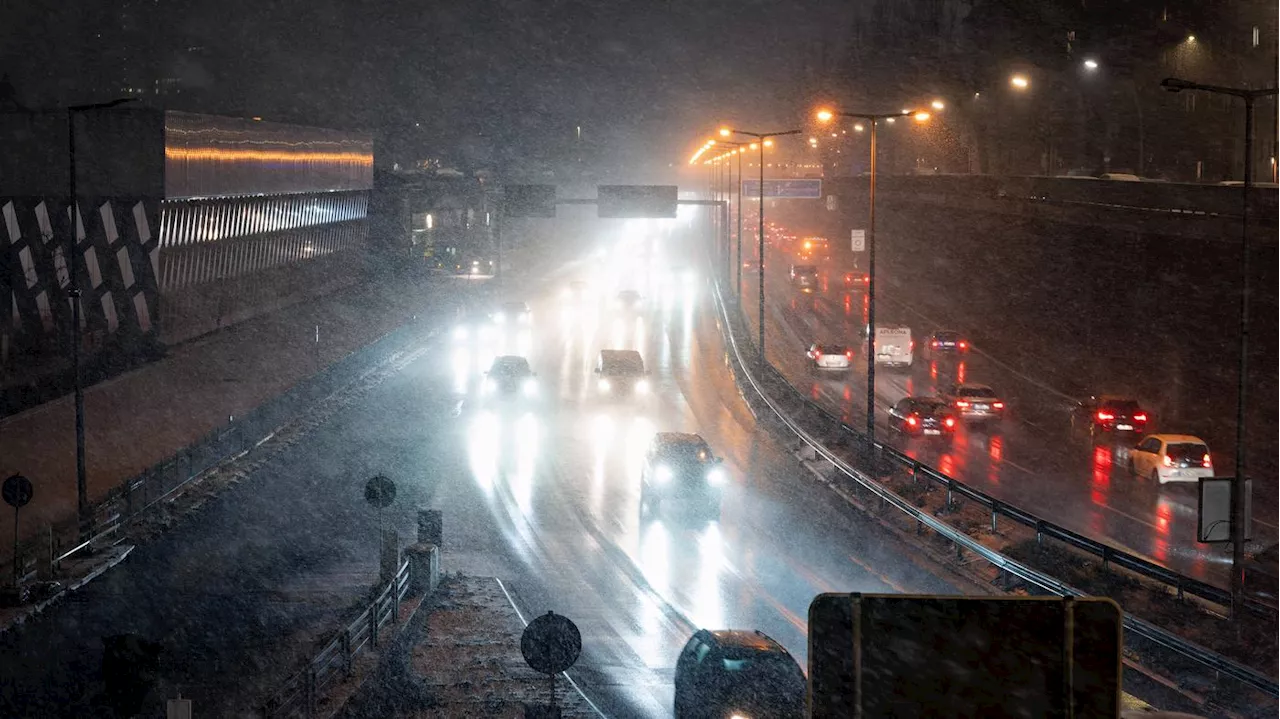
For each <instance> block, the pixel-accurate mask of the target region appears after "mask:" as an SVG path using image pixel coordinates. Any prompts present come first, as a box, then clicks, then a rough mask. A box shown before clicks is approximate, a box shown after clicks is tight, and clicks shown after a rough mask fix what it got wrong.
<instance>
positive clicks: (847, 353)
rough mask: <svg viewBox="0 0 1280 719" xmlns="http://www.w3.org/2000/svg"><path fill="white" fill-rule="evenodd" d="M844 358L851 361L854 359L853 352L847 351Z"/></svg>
mask: <svg viewBox="0 0 1280 719" xmlns="http://www.w3.org/2000/svg"><path fill="white" fill-rule="evenodd" d="M844 356H845V357H848V358H849V359H853V350H845V351H844Z"/></svg>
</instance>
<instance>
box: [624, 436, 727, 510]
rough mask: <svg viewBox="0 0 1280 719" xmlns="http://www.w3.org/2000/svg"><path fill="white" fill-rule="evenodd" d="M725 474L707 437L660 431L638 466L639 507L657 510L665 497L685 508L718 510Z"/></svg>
mask: <svg viewBox="0 0 1280 719" xmlns="http://www.w3.org/2000/svg"><path fill="white" fill-rule="evenodd" d="M727 482H728V475H727V474H726V472H725V469H724V467H723V462H722V461H721V460H720V458H719V457H716V456H715V454H713V453H712V452H711V447H710V446H708V445H707V441H706V440H705V439H703V438H702V437H700V436H699V435H696V434H685V433H683V432H659V433H658V434H656V435H654V437H653V441H651V442H650V443H649V451H648V452H646V453H645V456H644V467H643V468H642V469H641V470H640V510H641V512H643V513H646V514H648V513H656V512H658V511H659V510H660V509H661V507H662V505H663V504H664V503H665V502H667V501H668V500H676V501H680V502H682V503H683V504H684V506H685V507H686V508H692V509H703V510H705V511H706V512H707V513H708V514H710V515H712V516H718V515H719V514H720V497H721V491H722V488H723V487H724V485H725V484H726V483H727Z"/></svg>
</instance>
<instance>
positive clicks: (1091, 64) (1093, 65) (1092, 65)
mask: <svg viewBox="0 0 1280 719" xmlns="http://www.w3.org/2000/svg"><path fill="white" fill-rule="evenodd" d="M1084 69H1086V70H1089V71H1093V70H1097V69H1098V61H1097V60H1085V61H1084Z"/></svg>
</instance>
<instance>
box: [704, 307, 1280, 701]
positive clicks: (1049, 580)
mask: <svg viewBox="0 0 1280 719" xmlns="http://www.w3.org/2000/svg"><path fill="white" fill-rule="evenodd" d="M713 288H714V294H715V299H716V306H717V308H718V310H719V314H720V318H721V320H722V321H723V322H724V325H725V334H726V336H727V337H728V340H729V344H730V346H731V347H732V349H733V356H734V358H736V360H737V364H738V366H739V367H740V368H741V370H742V375H743V376H744V377H745V378H746V380H747V382H748V383H749V384H750V385H751V387H752V389H753V390H754V391H755V393H756V394H757V395H759V397H760V398H761V399H762V400H763V401H764V402H765V404H766V405H768V407H769V409H770V410H771V411H772V412H773V413H774V415H776V416H777V417H778V419H779V420H780V421H781V422H782V423H783V424H784V425H786V427H787V428H788V429H789V430H791V432H792V433H794V434H795V435H796V436H797V437H799V438H800V440H801V441H803V442H804V443H805V444H807V445H808V446H809V447H811V448H812V449H813V450H814V452H816V453H817V454H819V455H821V456H822V457H823V458H824V459H825V460H827V462H829V463H830V464H831V466H832V467H834V468H835V469H836V470H837V471H838V472H840V473H841V474H843V475H845V476H846V477H848V478H850V479H852V480H853V481H855V482H856V483H857V484H858V485H859V486H861V487H862V488H864V489H866V490H868V491H869V492H871V493H872V494H874V495H876V496H877V497H878V498H879V499H881V500H882V501H884V502H885V503H887V504H890V505H893V506H894V507H896V508H897V509H899V510H901V511H902V512H904V513H906V514H907V515H909V516H911V517H912V518H913V519H915V520H916V521H917V522H919V523H920V524H921V525H923V526H925V527H928V528H929V529H931V530H933V531H934V532H935V533H937V534H938V535H940V536H942V537H944V538H945V539H947V540H949V541H951V542H952V543H953V544H954V545H955V546H956V547H957V548H962V549H965V550H968V551H970V552H972V553H973V554H976V555H978V556H980V557H982V558H983V559H984V560H986V561H987V562H989V563H990V564H991V565H993V566H995V567H997V568H998V569H1000V570H1002V571H1004V572H1006V573H1008V574H1010V575H1012V576H1015V577H1017V578H1018V579H1020V580H1022V581H1024V582H1026V583H1028V584H1030V585H1033V586H1036V587H1039V588H1040V589H1041V590H1043V591H1046V592H1048V593H1050V594H1055V595H1057V596H1064V597H1065V596H1084V592H1082V591H1080V590H1078V589H1076V588H1074V587H1072V586H1070V585H1068V584H1065V583H1063V582H1061V581H1060V580H1058V579H1055V578H1053V577H1051V576H1049V575H1047V574H1044V573H1042V572H1040V571H1038V570H1036V569H1033V568H1031V567H1029V566H1027V565H1025V564H1022V563H1021V562H1018V561H1016V560H1014V559H1012V558H1010V557H1006V556H1005V555H1003V554H1001V553H999V552H997V551H995V550H994V549H991V548H990V547H987V546H985V545H983V544H982V543H981V542H978V541H977V540H975V539H974V538H972V537H970V536H969V535H968V534H965V533H964V532H962V531H961V530H959V529H957V528H956V527H953V526H951V525H950V524H947V523H946V522H943V521H942V520H940V519H938V518H937V517H935V516H933V515H932V514H930V513H928V512H925V511H923V510H922V509H921V508H919V507H916V506H915V505H914V504H912V503H911V502H909V501H907V500H906V499H904V498H902V497H900V496H899V495H898V494H896V493H895V492H893V491H891V490H889V489H888V488H887V487H885V486H884V485H882V484H881V483H880V482H878V481H876V480H875V479H873V478H871V477H868V476H866V475H864V474H863V473H862V472H860V471H858V470H857V469H855V468H853V467H852V466H850V465H849V464H848V463H847V462H845V461H844V459H842V458H841V457H839V456H837V455H836V454H835V453H833V452H832V451H831V450H830V449H828V448H827V447H826V446H825V443H824V442H822V441H821V440H820V439H819V438H817V437H815V436H814V435H813V434H812V433H810V432H809V431H808V430H806V429H805V428H804V427H801V426H800V424H799V423H798V422H796V421H795V420H794V419H793V418H792V417H790V416H789V414H788V413H787V412H786V411H785V410H783V409H782V408H781V407H780V406H779V404H778V402H777V401H776V400H775V399H774V398H773V397H771V396H770V395H769V394H768V393H767V392H766V391H765V390H764V389H763V388H762V387H761V384H760V382H759V381H758V380H757V378H756V377H755V375H754V373H753V372H752V369H751V365H750V363H749V362H748V358H746V357H744V355H743V353H742V350H741V348H740V347H739V346H738V340H737V337H736V336H735V334H736V333H735V332H734V330H733V328H734V327H735V326H736V325H735V323H734V321H733V319H732V318H731V317H730V316H729V313H728V308H727V306H726V305H725V303H724V301H723V297H722V295H721V292H720V286H719V283H715V284H714V285H713ZM755 358H756V357H755V354H754V353H752V359H755ZM760 359H762V358H760ZM763 365H764V366H765V367H767V368H768V370H770V371H772V372H773V374H774V375H776V378H777V380H778V382H777V383H778V384H780V385H781V386H784V387H785V388H786V389H787V390H789V392H790V393H791V394H792V395H793V397H792V398H793V399H796V400H799V401H800V402H802V403H803V406H804V407H806V408H807V409H809V410H812V411H816V412H818V413H819V414H820V415H821V416H823V417H825V418H828V419H833V420H834V421H835V423H836V425H838V428H839V430H840V432H841V433H845V434H850V435H852V436H854V437H855V438H857V439H858V440H859V441H860V442H861V443H862V444H863V445H865V443H866V439H865V437H864V436H863V435H862V434H860V433H858V432H857V431H856V430H853V429H852V428H850V427H849V426H848V425H845V424H844V423H843V422H841V421H840V420H839V419H838V418H835V417H834V416H833V415H831V414H830V413H829V412H827V411H826V410H824V409H822V408H821V407H818V406H817V405H816V404H814V403H813V402H811V401H810V400H808V399H807V398H805V397H804V396H803V395H801V394H800V392H799V391H798V390H796V389H795V388H794V387H793V386H792V385H791V384H790V383H789V382H787V381H786V379H785V378H784V377H782V375H781V374H780V373H778V372H777V370H776V369H774V368H773V367H772V366H771V365H769V364H768V363H767V362H764V363H763ZM875 448H876V450H877V451H879V452H881V453H882V454H883V455H884V456H887V457H889V458H891V459H893V460H894V461H896V462H899V463H901V464H906V465H907V466H910V467H912V468H913V470H916V471H920V472H923V473H924V474H925V476H928V477H930V478H931V479H934V480H935V481H939V482H941V483H942V484H943V485H944V486H946V488H947V490H948V502H949V501H950V496H951V494H952V493H958V494H961V495H962V496H965V497H967V498H970V499H973V500H974V501H978V502H982V501H983V500H984V498H985V500H986V502H987V505H986V506H988V507H989V508H991V509H992V512H993V517H994V516H995V515H996V514H1002V515H1004V516H1006V517H1009V518H1011V519H1014V520H1015V521H1019V522H1021V523H1024V524H1026V525H1027V526H1031V527H1033V528H1038V529H1039V530H1040V531H1043V533H1044V534H1048V535H1049V536H1051V537H1054V538H1063V537H1065V538H1066V539H1063V541H1066V542H1067V543H1071V542H1072V541H1073V540H1078V541H1079V542H1080V544H1081V546H1082V548H1084V549H1085V550H1086V551H1088V550H1089V548H1090V547H1094V548H1096V549H1097V551H1098V556H1100V557H1103V556H1104V555H1105V559H1104V561H1111V562H1114V563H1116V564H1117V565H1118V566H1125V567H1137V568H1138V569H1135V570H1134V571H1141V570H1142V568H1148V567H1157V569H1159V570H1163V572H1166V573H1168V574H1171V575H1173V576H1174V577H1175V578H1176V577H1180V576H1181V575H1177V574H1176V573H1174V572H1170V571H1169V570H1167V569H1164V568H1163V567H1158V566H1157V565H1152V564H1151V563H1150V562H1147V561H1146V560H1143V559H1141V558H1140V557H1134V556H1133V555H1130V554H1127V553H1125V552H1121V551H1119V550H1116V549H1114V548H1110V547H1106V545H1101V544H1100V543H1098V542H1096V541H1095V540H1091V539H1089V538H1087V537H1083V536H1081V535H1078V534H1075V533H1074V532H1071V531H1070V530H1067V529H1065V528H1062V527H1058V526H1057V525H1054V524H1052V523H1051V522H1047V521H1045V520H1042V519H1039V518H1038V517H1036V516H1034V515H1032V514H1031V513H1029V512H1025V511H1023V510H1020V509H1018V508H1017V507H1013V506H1012V505H1008V504H1006V503H1004V502H1001V501H1000V500H997V499H995V498H993V497H989V496H988V495H986V494H985V493H982V492H979V491H978V490H975V489H973V488H971V487H968V486H966V485H964V484H963V483H961V482H958V481H956V480H955V479H954V478H951V477H948V476H947V475H945V474H943V473H942V472H939V471H937V470H936V469H933V468H931V467H928V466H925V465H922V464H920V463H919V462H917V461H916V460H914V459H912V458H910V457H907V456H906V455H905V454H902V453H901V452H899V451H897V450H896V449H894V448H893V447H889V446H887V445H885V444H882V443H879V442H877V443H876V444H875ZM993 521H994V519H993ZM1152 574H1153V578H1156V579H1159V578H1160V577H1159V576H1158V575H1159V573H1158V572H1153V573H1152ZM1182 579H1185V580H1187V583H1186V584H1184V585H1183V588H1184V589H1189V588H1191V586H1192V585H1191V584H1190V583H1191V582H1195V580H1191V579H1190V578H1187V577H1182ZM1199 584H1203V583H1199ZM1206 586H1209V585H1206ZM1213 589H1217V588H1216V587H1214V588H1213ZM1218 591H1221V590H1218ZM1124 627H1125V629H1126V631H1128V632H1129V633H1130V634H1132V635H1135V636H1138V637H1141V638H1143V639H1146V640H1148V641H1150V642H1153V643H1155V644H1158V645H1160V646H1162V647H1164V648H1166V649H1169V650H1171V651H1174V652H1176V653H1178V654H1180V655H1182V656H1184V657H1187V658H1188V659H1191V660H1193V661H1195V662H1197V663H1199V664H1201V665H1203V666H1205V667H1207V668H1209V669H1211V670H1213V671H1214V672H1217V673H1219V674H1222V675H1225V676H1229V677H1231V678H1233V679H1235V680H1237V681H1239V682H1241V683H1243V684H1245V685H1247V686H1249V687H1252V688H1254V689H1257V690H1259V691H1262V692H1264V693H1266V694H1268V695H1269V696H1271V697H1277V696H1280V687H1278V686H1277V684H1276V682H1275V681H1273V680H1272V679H1271V678H1269V677H1266V676H1263V675H1262V674H1261V673H1259V672H1257V671H1255V670H1253V669H1250V668H1249V667H1246V666H1244V665H1242V664H1239V663H1237V662H1235V661H1232V660H1230V659H1228V658H1226V657H1223V656H1221V655H1220V654H1217V653H1215V652H1213V651H1210V650H1209V649H1206V648H1205V647H1202V646H1200V645H1198V644H1195V643H1193V642H1189V641H1187V640H1185V639H1183V638H1181V637H1178V636H1177V635H1175V634H1172V633H1171V632H1168V631H1166V630H1164V629H1161V628H1159V627H1157V626H1154V625H1152V624H1150V623H1148V622H1145V621H1143V620H1141V619H1138V618H1137V617H1134V616H1132V615H1130V614H1127V613H1126V614H1125V615H1124Z"/></svg>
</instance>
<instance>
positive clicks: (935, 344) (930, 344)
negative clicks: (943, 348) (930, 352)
mask: <svg viewBox="0 0 1280 719" xmlns="http://www.w3.org/2000/svg"><path fill="white" fill-rule="evenodd" d="M929 346H930V347H937V346H938V340H934V341H932V342H930V343H929Z"/></svg>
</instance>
